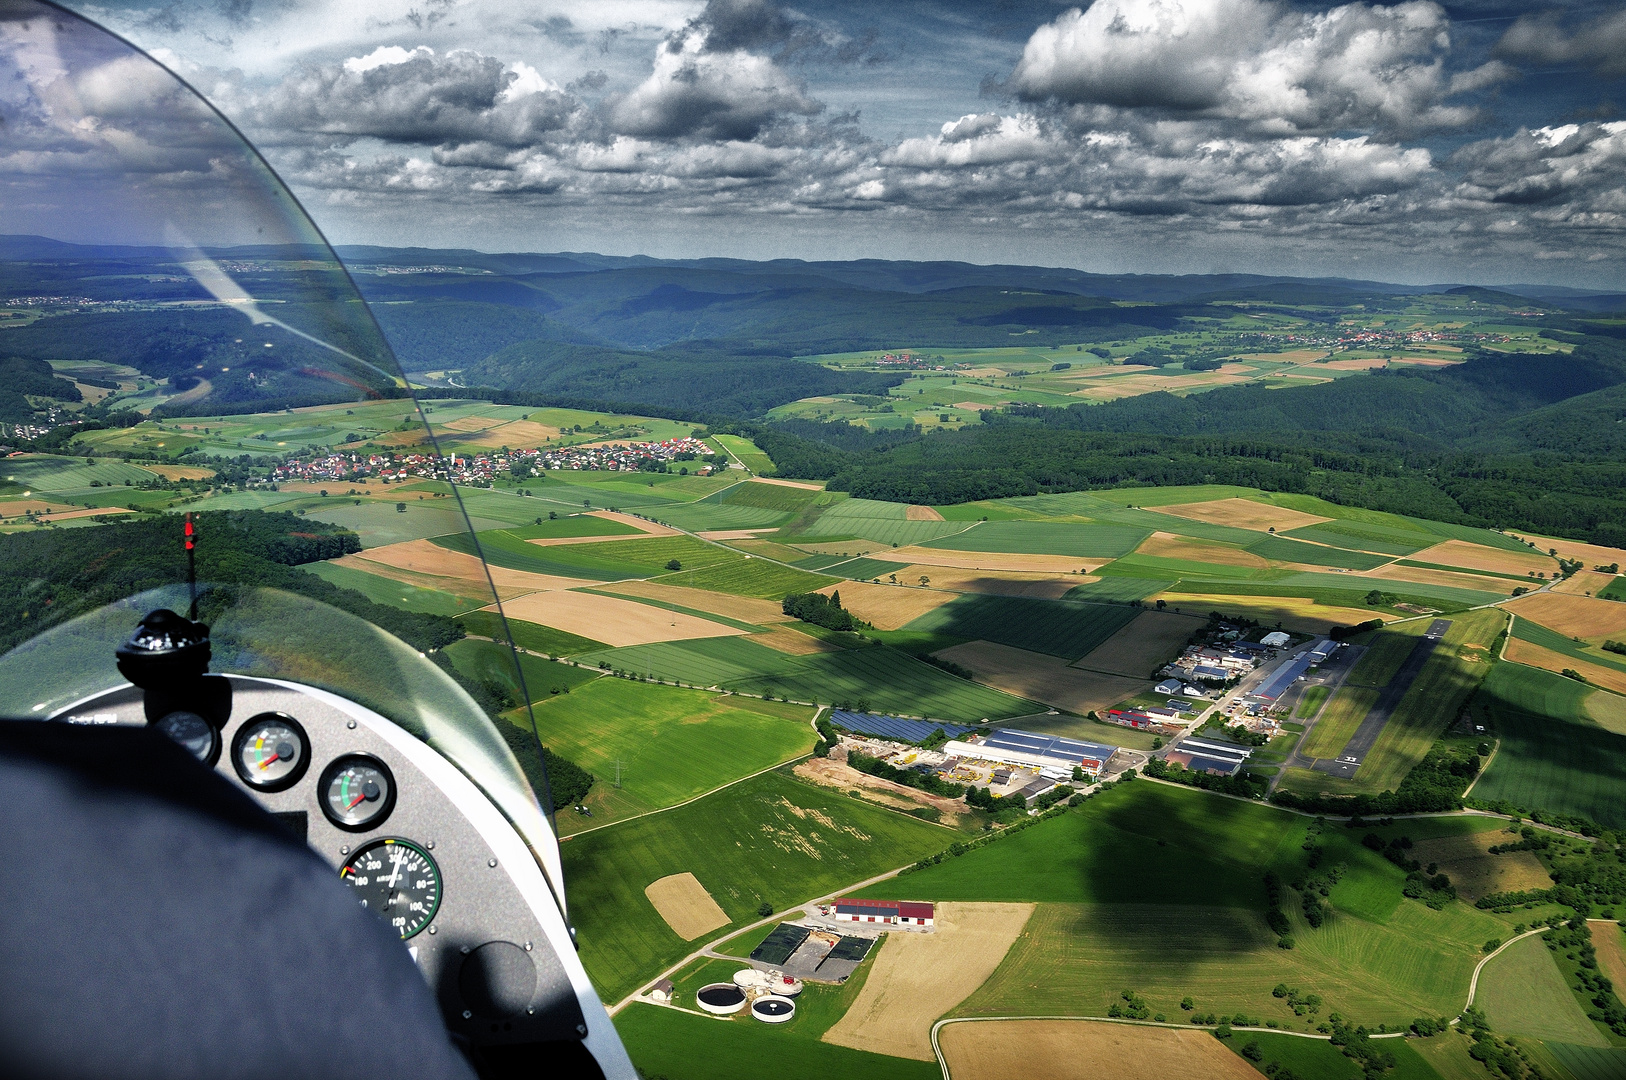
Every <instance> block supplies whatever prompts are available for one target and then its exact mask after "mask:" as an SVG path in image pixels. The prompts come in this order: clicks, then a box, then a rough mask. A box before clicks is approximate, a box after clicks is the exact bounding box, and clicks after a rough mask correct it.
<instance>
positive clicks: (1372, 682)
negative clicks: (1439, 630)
mask: <svg viewBox="0 0 1626 1080" xmlns="http://www.w3.org/2000/svg"><path fill="white" fill-rule="evenodd" d="M1427 628H1428V623H1427V622H1425V621H1423V620H1421V619H1419V620H1417V621H1416V622H1409V623H1402V624H1400V625H1399V626H1397V627H1395V628H1394V629H1392V630H1380V631H1378V632H1377V633H1375V634H1372V635H1371V636H1370V638H1369V639H1368V641H1367V643H1366V652H1364V653H1362V654H1361V658H1360V659H1359V660H1357V661H1355V667H1354V668H1352V669H1351V670H1350V673H1349V678H1348V679H1346V680H1345V681H1346V682H1347V683H1349V685H1351V686H1387V685H1389V680H1390V679H1393V678H1394V677H1395V673H1396V672H1398V671H1399V670H1400V665H1401V664H1404V663H1405V662H1406V657H1408V656H1410V655H1411V653H1412V649H1414V648H1416V646H1417V639H1418V638H1419V637H1420V636H1421V635H1422V633H1423V631H1424V630H1426V629H1427ZM1480 644H1481V645H1483V644H1485V643H1484V642H1480Z"/></svg>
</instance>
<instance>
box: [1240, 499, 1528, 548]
mask: <svg viewBox="0 0 1626 1080" xmlns="http://www.w3.org/2000/svg"><path fill="white" fill-rule="evenodd" d="M1256 498H1257V499H1258V500H1259V501H1260V502H1267V503H1271V504H1272V505H1275V506H1285V507H1287V508H1288V509H1289V510H1297V511H1299V512H1301V513H1305V514H1315V515H1317V516H1319V517H1328V518H1333V519H1335V520H1336V522H1337V527H1338V528H1340V529H1344V530H1348V531H1351V532H1357V533H1367V534H1372V535H1379V536H1382V535H1388V536H1391V537H1396V538H1398V537H1404V538H1406V539H1408V540H1409V539H1412V538H1418V539H1419V540H1421V539H1422V538H1426V537H1434V538H1435V539H1434V540H1433V541H1432V542H1433V543H1436V544H1437V543H1439V542H1440V541H1442V540H1466V541H1468V542H1469V543H1471V544H1484V545H1485V546H1486V547H1493V548H1501V549H1502V550H1503V551H1528V550H1530V549H1529V548H1528V547H1527V546H1526V545H1525V544H1524V543H1523V542H1522V541H1519V540H1515V539H1514V538H1513V537H1511V536H1505V535H1503V534H1502V533H1499V532H1493V531H1491V530H1490V529H1478V528H1475V527H1473V526H1472V525H1453V524H1451V523H1449V522H1444V521H1429V520H1427V519H1426V518H1418V517H1408V516H1406V515H1403V514H1390V513H1385V512H1384V511H1382V510H1367V509H1364V508H1362V507H1358V506H1344V505H1342V504H1340V503H1331V502H1327V501H1326V500H1324V499H1318V498H1316V497H1315V496H1313V495H1290V494H1285V493H1279V492H1271V493H1268V494H1267V493H1263V492H1260V493H1257V494H1256ZM1374 526H1375V527H1376V528H1374ZM1318 527H1320V528H1325V527H1327V526H1326V524H1325V523H1324V524H1323V525H1321V526H1318Z"/></svg>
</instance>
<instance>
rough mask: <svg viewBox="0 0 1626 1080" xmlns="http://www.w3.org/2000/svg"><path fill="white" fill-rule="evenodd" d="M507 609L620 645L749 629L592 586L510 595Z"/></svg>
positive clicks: (728, 634) (724, 634) (521, 616)
mask: <svg viewBox="0 0 1626 1080" xmlns="http://www.w3.org/2000/svg"><path fill="white" fill-rule="evenodd" d="M503 610H505V611H507V612H508V614H509V615H511V616H513V617H514V618H516V619H523V620H525V621H526V622H534V623H541V624H542V625H543V626H551V627H553V628H554V629H555V630H564V631H566V632H567V633H571V634H579V635H580V636H582V637H584V638H590V639H592V640H594V641H602V642H604V643H605V644H606V645H613V646H616V647H617V648H619V647H620V646H622V645H648V644H650V643H652V642H656V641H689V640H692V639H694V638H711V637H733V636H735V635H739V634H744V633H746V631H744V630H741V629H738V628H737V627H733V626H727V625H725V624H723V623H715V622H712V621H711V620H710V619H700V618H696V617H695V616H693V615H685V614H683V613H682V612H680V611H667V610H666V609H665V608H658V607H651V606H650V605H648V604H640V603H638V602H637V601H635V600H621V599H618V598H616V597H613V596H598V595H596V594H594V593H588V592H550V593H533V594H531V595H528V596H521V597H519V598H518V599H515V600H510V601H508V602H507V603H505V604H504V605H503Z"/></svg>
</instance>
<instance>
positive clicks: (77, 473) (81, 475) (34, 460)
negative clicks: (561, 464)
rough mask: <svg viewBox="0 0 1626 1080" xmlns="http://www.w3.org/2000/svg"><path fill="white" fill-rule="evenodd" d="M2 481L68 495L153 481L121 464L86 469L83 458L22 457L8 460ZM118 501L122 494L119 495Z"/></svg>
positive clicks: (106, 462)
mask: <svg viewBox="0 0 1626 1080" xmlns="http://www.w3.org/2000/svg"><path fill="white" fill-rule="evenodd" d="M0 472H3V474H4V476H5V479H7V480H9V481H11V482H13V483H16V484H19V485H21V486H22V487H23V488H24V489H27V490H31V491H35V492H42V491H49V492H70V491H79V490H80V489H88V488H89V487H90V485H91V482H92V481H95V482H96V483H98V484H101V485H103V486H107V485H110V484H111V485H117V486H118V487H120V488H122V487H123V486H124V482H125V481H126V480H129V481H130V482H131V483H133V484H140V483H143V482H145V481H148V480H152V479H155V478H156V474H155V473H151V472H148V471H147V470H146V469H142V468H138V467H136V466H134V465H127V464H125V463H124V462H122V461H109V460H105V459H104V460H100V461H97V462H96V463H95V464H94V465H87V464H86V463H85V460H84V458H70V457H56V456H53V455H50V454H25V455H22V456H20V457H14V458H7V459H6V461H5V465H4V468H3V469H0ZM119 495H120V497H122V496H123V493H122V492H120V493H119Z"/></svg>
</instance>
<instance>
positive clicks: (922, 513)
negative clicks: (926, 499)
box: [903, 505, 943, 521]
mask: <svg viewBox="0 0 1626 1080" xmlns="http://www.w3.org/2000/svg"><path fill="white" fill-rule="evenodd" d="M903 516H904V519H905V520H907V521H942V520H943V515H942V514H939V513H938V512H937V511H936V510H935V509H933V508H932V507H930V506H914V505H912V506H908V507H905V508H904V511H903Z"/></svg>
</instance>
